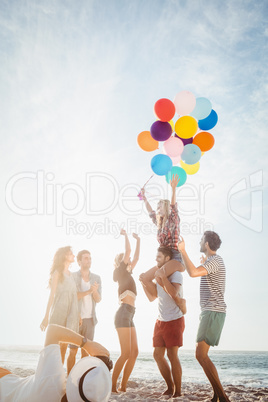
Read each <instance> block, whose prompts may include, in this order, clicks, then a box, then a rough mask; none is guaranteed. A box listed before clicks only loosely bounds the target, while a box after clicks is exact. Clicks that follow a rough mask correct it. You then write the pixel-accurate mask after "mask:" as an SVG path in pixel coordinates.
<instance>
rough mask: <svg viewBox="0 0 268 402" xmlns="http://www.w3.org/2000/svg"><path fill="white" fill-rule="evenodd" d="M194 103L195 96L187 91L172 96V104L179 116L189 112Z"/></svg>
mask: <svg viewBox="0 0 268 402" xmlns="http://www.w3.org/2000/svg"><path fill="white" fill-rule="evenodd" d="M195 104H196V99H195V96H194V94H192V92H189V91H181V92H179V93H177V95H176V96H175V98H174V105H175V108H176V112H177V113H178V115H179V116H184V115H185V114H190V113H191V112H192V111H193V110H194V108H195Z"/></svg>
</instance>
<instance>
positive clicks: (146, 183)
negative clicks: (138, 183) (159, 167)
mask: <svg viewBox="0 0 268 402" xmlns="http://www.w3.org/2000/svg"><path fill="white" fill-rule="evenodd" d="M153 176H154V174H152V176H151V177H150V178H149V179H148V180H147V182H146V183H145V184H144V185H143V188H144V187H145V186H146V184H147V183H148V182H149V181H150V180H151V178H152V177H153Z"/></svg>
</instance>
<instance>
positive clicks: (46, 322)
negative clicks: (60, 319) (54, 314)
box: [40, 317, 48, 331]
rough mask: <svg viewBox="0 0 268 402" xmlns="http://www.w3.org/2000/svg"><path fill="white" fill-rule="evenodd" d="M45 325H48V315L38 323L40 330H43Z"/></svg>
mask: <svg viewBox="0 0 268 402" xmlns="http://www.w3.org/2000/svg"><path fill="white" fill-rule="evenodd" d="M47 326H48V317H45V318H44V319H43V321H42V322H41V325H40V329H41V331H45V330H46V327H47Z"/></svg>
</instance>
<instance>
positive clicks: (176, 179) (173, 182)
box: [170, 174, 180, 189]
mask: <svg viewBox="0 0 268 402" xmlns="http://www.w3.org/2000/svg"><path fill="white" fill-rule="evenodd" d="M179 181H180V179H179V176H178V175H177V174H175V175H173V176H172V179H171V180H170V185H171V187H172V189H175V188H176V187H177V185H178V183H179Z"/></svg>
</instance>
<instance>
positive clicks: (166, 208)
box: [156, 200, 170, 230]
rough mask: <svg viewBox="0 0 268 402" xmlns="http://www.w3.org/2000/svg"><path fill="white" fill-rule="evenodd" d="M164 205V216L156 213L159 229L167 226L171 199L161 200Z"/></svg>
mask: <svg viewBox="0 0 268 402" xmlns="http://www.w3.org/2000/svg"><path fill="white" fill-rule="evenodd" d="M160 202H161V203H162V204H163V205H164V216H160V215H159V214H158V215H156V222H157V228H158V230H159V229H160V230H162V229H163V228H164V227H165V224H166V221H167V220H168V217H169V214H170V201H169V200H160V201H159V203H160Z"/></svg>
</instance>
